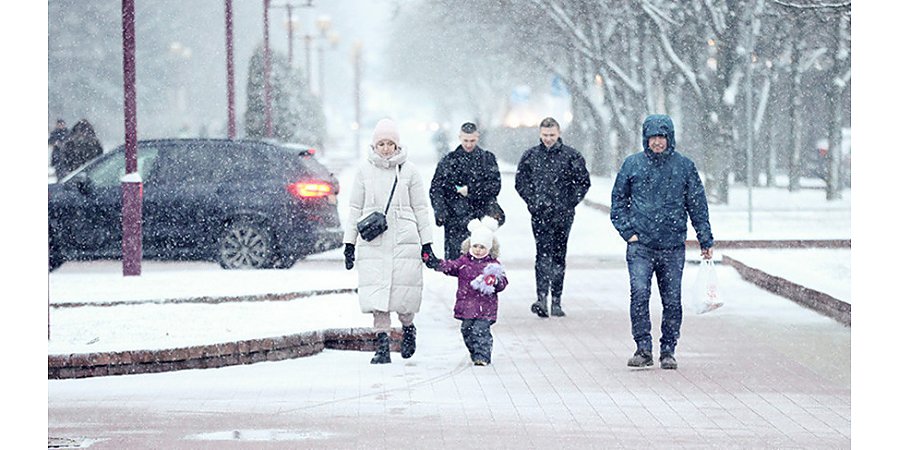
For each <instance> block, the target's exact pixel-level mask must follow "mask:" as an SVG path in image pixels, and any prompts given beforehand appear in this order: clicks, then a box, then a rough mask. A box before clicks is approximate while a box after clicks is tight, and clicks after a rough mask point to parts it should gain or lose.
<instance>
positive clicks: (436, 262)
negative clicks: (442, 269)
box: [422, 244, 441, 269]
mask: <svg viewBox="0 0 900 450" xmlns="http://www.w3.org/2000/svg"><path fill="white" fill-rule="evenodd" d="M422 262H423V263H425V267H428V268H429V269H437V268H438V266H440V265H441V260H440V259H438V257H437V256H435V255H434V251H433V250H431V244H424V245H422Z"/></svg>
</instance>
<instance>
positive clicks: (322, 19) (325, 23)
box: [316, 16, 331, 107]
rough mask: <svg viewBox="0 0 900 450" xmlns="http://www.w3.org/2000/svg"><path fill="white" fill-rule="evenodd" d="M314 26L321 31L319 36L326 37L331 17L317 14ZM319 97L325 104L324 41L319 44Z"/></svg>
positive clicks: (323, 104)
mask: <svg viewBox="0 0 900 450" xmlns="http://www.w3.org/2000/svg"><path fill="white" fill-rule="evenodd" d="M316 27H317V28H318V29H319V31H320V32H321V37H322V38H325V39H327V38H328V30H329V29H330V28H331V17H328V16H319V18H318V19H316ZM319 99H320V100H321V101H322V106H323V107H324V106H325V43H324V42H322V43H320V44H319Z"/></svg>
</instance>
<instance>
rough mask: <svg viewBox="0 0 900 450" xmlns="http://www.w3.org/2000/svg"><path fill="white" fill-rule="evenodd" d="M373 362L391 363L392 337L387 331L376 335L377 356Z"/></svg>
mask: <svg viewBox="0 0 900 450" xmlns="http://www.w3.org/2000/svg"><path fill="white" fill-rule="evenodd" d="M371 362H372V364H389V363H390V362H391V338H390V337H388V334H387V333H384V332H382V333H378V335H376V336H375V356H374V357H373V358H372V361H371Z"/></svg>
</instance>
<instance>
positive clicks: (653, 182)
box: [610, 114, 713, 369]
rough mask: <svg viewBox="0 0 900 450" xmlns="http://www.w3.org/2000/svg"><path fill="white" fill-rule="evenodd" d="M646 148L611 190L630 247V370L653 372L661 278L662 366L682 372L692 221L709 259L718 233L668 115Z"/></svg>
mask: <svg viewBox="0 0 900 450" xmlns="http://www.w3.org/2000/svg"><path fill="white" fill-rule="evenodd" d="M643 141H644V151H643V152H641V153H635V154H633V155H631V156H629V157H627V158H625V161H624V162H623V163H622V168H621V169H620V170H619V174H618V175H617V176H616V182H615V184H614V185H613V191H612V206H611V210H610V219H611V220H612V223H613V226H615V227H616V230H618V232H619V235H621V236H622V239H624V240H625V241H626V242H628V250H627V252H626V256H625V259H626V261H627V262H628V274H629V278H630V281H631V334H632V336H633V337H634V342H635V343H636V344H637V351H636V352H635V353H634V356H633V357H631V359H629V360H628V365H629V366H631V367H645V366H652V365H653V340H652V337H651V336H650V283H651V278H652V277H653V274H654V273H656V280H657V286H658V287H659V293H660V297H662V305H663V313H662V326H661V328H662V337H661V338H660V340H659V344H660V349H659V350H660V357H659V364H660V366H661V367H662V368H663V369H676V368H678V363H677V362H676V361H675V345H676V344H677V342H678V337H679V336H680V330H681V275H682V272H683V270H684V240H685V237H686V236H687V219H688V216H690V220H691V225H692V226H693V227H694V231H695V232H696V233H697V240H698V241H699V242H700V253H701V256H702V257H703V258H704V259H710V258H712V248H713V236H712V229H711V228H710V226H709V210H708V207H707V202H706V192H705V191H704V190H703V184H702V183H701V182H700V175H699V174H698V173H697V168H696V166H694V163H693V161H691V160H690V159H688V158H687V157H685V156H684V155H682V154H681V153H678V152H677V151H675V126H674V125H673V124H672V119H671V118H670V117H669V116H667V115H663V114H654V115H650V116H647V118H646V119H645V120H644V126H643Z"/></svg>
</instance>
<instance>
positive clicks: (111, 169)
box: [48, 139, 343, 270]
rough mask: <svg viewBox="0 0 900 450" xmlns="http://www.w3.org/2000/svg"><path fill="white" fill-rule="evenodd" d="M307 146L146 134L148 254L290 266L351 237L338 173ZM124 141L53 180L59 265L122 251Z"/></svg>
mask: <svg viewBox="0 0 900 450" xmlns="http://www.w3.org/2000/svg"><path fill="white" fill-rule="evenodd" d="M314 153H315V150H313V149H310V148H308V147H304V146H297V145H287V144H278V143H272V142H260V141H251V140H234V141H232V140H226V139H160V140H146V141H139V142H138V173H139V174H140V176H141V180H142V181H143V191H142V199H143V210H142V211H143V221H142V248H143V257H144V258H145V259H164V260H167V259H171V260H211V261H218V262H219V264H220V265H221V266H222V267H223V268H226V269H244V268H256V269H258V268H270V267H275V268H287V267H291V266H292V265H293V264H294V263H295V262H296V261H297V260H298V259H300V258H303V257H305V256H306V255H310V254H314V253H319V252H323V251H326V250H330V249H333V248H337V247H339V246H340V245H341V238H342V234H343V232H342V230H341V224H340V219H339V218H338V212H337V194H338V192H339V190H340V186H339V184H338V180H337V178H335V177H334V175H333V174H332V173H330V172H329V170H328V169H327V168H325V166H323V165H322V164H321V163H320V162H319V161H317V160H316V159H315V157H314ZM124 168H125V149H124V147H119V148H116V149H115V150H113V151H111V152H109V153H106V154H104V155H102V156H100V157H98V158H96V159H95V160H93V161H91V162H90V163H88V164H87V165H85V166H84V167H82V168H81V169H80V170H78V171H76V172H74V173H72V174H70V175H69V176H67V177H65V178H64V179H62V180H60V182H59V183H56V184H50V185H48V186H49V201H48V208H49V250H50V251H49V267H50V270H53V269H55V268H56V267H59V266H60V265H61V264H62V263H63V262H64V261H67V260H84V259H106V258H121V255H122V223H121V217H122V191H121V177H122V176H123V175H124V173H125V170H124Z"/></svg>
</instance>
